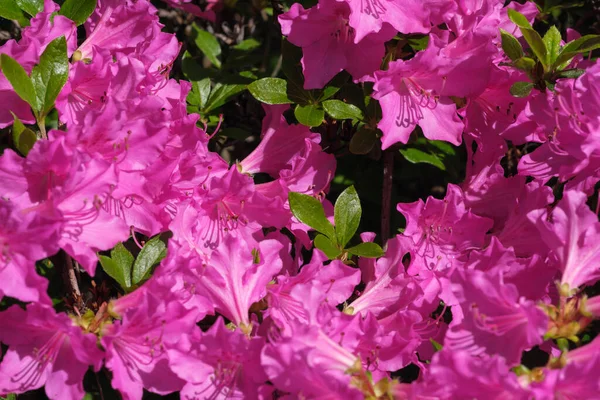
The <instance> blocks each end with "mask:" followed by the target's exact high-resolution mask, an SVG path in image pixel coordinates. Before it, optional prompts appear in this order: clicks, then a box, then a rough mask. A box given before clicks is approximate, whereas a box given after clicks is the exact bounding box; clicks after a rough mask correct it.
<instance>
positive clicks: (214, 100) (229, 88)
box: [202, 83, 246, 113]
mask: <svg viewBox="0 0 600 400" xmlns="http://www.w3.org/2000/svg"><path fill="white" fill-rule="evenodd" d="M244 90H246V85H244V84H232V85H230V84H221V83H217V84H216V85H215V87H214V88H213V90H212V92H211V93H210V96H209V98H208V100H207V101H206V104H205V106H204V108H203V109H202V111H203V112H205V113H209V112H211V111H213V110H215V109H217V108H219V107H221V106H222V105H223V104H225V103H227V102H228V101H229V100H231V99H232V98H233V97H234V96H235V95H237V94H238V93H241V92H243V91H244Z"/></svg>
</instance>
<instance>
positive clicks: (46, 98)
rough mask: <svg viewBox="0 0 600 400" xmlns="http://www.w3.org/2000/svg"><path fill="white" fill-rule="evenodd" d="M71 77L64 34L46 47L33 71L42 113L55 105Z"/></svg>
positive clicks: (32, 74) (44, 113) (32, 77)
mask: <svg viewBox="0 0 600 400" xmlns="http://www.w3.org/2000/svg"><path fill="white" fill-rule="evenodd" d="M68 77H69V57H68V56H67V41H66V40H65V37H64V36H61V37H59V38H56V39H54V40H53V41H52V42H50V44H49V45H48V46H47V47H46V50H44V52H43V53H42V56H41V57H40V62H39V64H38V65H36V66H35V67H33V70H32V71H31V81H32V82H33V86H34V87H35V92H36V97H37V102H38V104H39V106H40V108H39V111H40V114H41V115H46V114H47V113H48V111H50V110H51V109H52V108H53V107H54V101H55V100H56V98H57V97H58V94H59V93H60V91H61V89H62V88H63V86H64V85H65V83H67V79H68Z"/></svg>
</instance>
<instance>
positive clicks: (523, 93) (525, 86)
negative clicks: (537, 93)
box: [510, 82, 533, 97]
mask: <svg viewBox="0 0 600 400" xmlns="http://www.w3.org/2000/svg"><path fill="white" fill-rule="evenodd" d="M532 89H533V83H531V82H515V83H513V85H512V86H511V87H510V94H512V95H513V96H515V97H527V96H529V94H530V93H531V90H532Z"/></svg>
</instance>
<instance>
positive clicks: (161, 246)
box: [131, 236, 167, 285]
mask: <svg viewBox="0 0 600 400" xmlns="http://www.w3.org/2000/svg"><path fill="white" fill-rule="evenodd" d="M166 255H167V246H166V245H165V243H164V242H163V241H162V240H160V236H154V237H153V238H152V239H150V240H148V241H147V242H146V244H145V245H144V247H143V248H142V250H140V254H138V256H137V258H136V259H135V262H134V263H133V270H132V273H131V282H132V283H133V284H134V285H138V284H140V283H141V282H143V281H145V280H146V279H148V278H149V277H150V273H151V272H152V267H153V266H155V265H157V264H158V263H159V262H160V261H161V260H162V259H163V258H165V257H166Z"/></svg>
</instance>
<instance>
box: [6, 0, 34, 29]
mask: <svg viewBox="0 0 600 400" xmlns="http://www.w3.org/2000/svg"><path fill="white" fill-rule="evenodd" d="M0 17H2V18H5V19H11V20H16V21H18V22H19V25H21V26H23V25H24V24H27V23H28V22H29V20H28V19H27V17H25V14H23V11H22V10H21V7H19V6H18V5H17V2H16V1H15V0H0Z"/></svg>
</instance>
